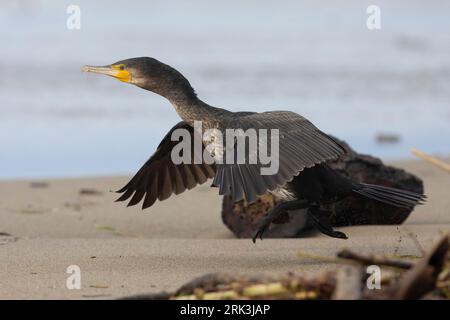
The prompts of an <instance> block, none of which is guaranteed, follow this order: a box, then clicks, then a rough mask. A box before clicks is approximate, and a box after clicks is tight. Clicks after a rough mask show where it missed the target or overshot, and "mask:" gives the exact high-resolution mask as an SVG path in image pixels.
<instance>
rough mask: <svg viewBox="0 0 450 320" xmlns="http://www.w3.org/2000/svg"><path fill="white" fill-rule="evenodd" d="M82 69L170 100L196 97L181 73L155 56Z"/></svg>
mask: <svg viewBox="0 0 450 320" xmlns="http://www.w3.org/2000/svg"><path fill="white" fill-rule="evenodd" d="M81 70H82V71H84V72H93V73H100V74H105V75H108V76H111V77H114V78H116V79H119V80H120V81H122V82H127V83H131V84H134V85H136V86H138V87H140V88H142V89H146V90H149V91H152V92H154V93H157V94H159V95H161V96H163V97H166V98H168V99H169V100H170V98H171V97H172V96H174V95H186V96H187V97H190V96H192V97H195V92H194V89H192V87H191V85H190V84H189V81H188V80H187V79H186V78H185V77H184V76H183V75H182V74H181V73H179V72H178V71H177V70H175V69H174V68H172V67H171V66H169V65H167V64H164V63H162V62H160V61H158V60H156V59H154V58H149V57H140V58H131V59H126V60H121V61H117V62H115V63H113V64H110V65H106V66H101V67H96V66H84V67H83V68H82V69H81Z"/></svg>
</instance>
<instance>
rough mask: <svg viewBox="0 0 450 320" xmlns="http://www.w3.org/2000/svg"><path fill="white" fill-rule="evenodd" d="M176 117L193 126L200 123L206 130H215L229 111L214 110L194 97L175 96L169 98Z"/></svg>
mask: <svg viewBox="0 0 450 320" xmlns="http://www.w3.org/2000/svg"><path fill="white" fill-rule="evenodd" d="M169 101H170V102H171V103H172V105H173V106H174V108H175V110H176V112H177V113H178V115H179V116H180V117H181V119H183V121H185V122H187V123H189V124H190V125H193V124H194V121H202V122H203V124H204V126H206V128H217V127H218V124H219V123H220V120H221V119H223V117H225V116H226V115H228V114H230V113H231V112H230V111H227V110H225V109H220V108H215V107H212V106H210V105H209V104H207V103H205V102H203V101H201V100H200V99H199V98H197V97H196V96H195V97H183V96H176V97H171V98H169Z"/></svg>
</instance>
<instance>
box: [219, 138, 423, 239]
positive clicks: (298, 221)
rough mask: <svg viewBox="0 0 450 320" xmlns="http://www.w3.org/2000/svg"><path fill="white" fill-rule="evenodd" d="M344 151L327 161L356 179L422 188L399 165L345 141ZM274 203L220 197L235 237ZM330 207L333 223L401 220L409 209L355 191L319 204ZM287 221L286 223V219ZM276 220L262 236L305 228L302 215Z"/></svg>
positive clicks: (250, 231)
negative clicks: (332, 160) (388, 163)
mask: <svg viewBox="0 0 450 320" xmlns="http://www.w3.org/2000/svg"><path fill="white" fill-rule="evenodd" d="M335 139H336V138H335ZM340 142H341V143H342V144H343V145H344V147H345V148H346V149H347V155H346V156H345V157H343V158H342V159H340V160H338V161H335V162H331V163H329V165H330V166H331V167H333V168H334V169H335V170H337V171H339V172H340V173H341V174H344V175H346V176H348V177H351V179H353V180H354V181H356V182H367V183H372V184H379V185H383V186H388V187H395V188H401V189H405V190H410V191H414V192H418V193H421V192H423V183H422V180H421V179H419V178H418V177H416V176H415V175H413V174H411V173H408V172H406V171H405V170H402V169H397V168H394V167H391V166H387V165H384V164H383V162H382V161H381V160H380V159H378V158H374V157H371V156H368V155H362V154H358V153H356V152H355V151H353V150H352V149H351V148H350V147H349V146H348V145H347V144H346V143H345V142H342V141H340ZM275 204H276V203H275V202H274V198H273V197H272V195H270V194H269V193H268V194H265V195H263V196H262V197H260V198H258V199H257V201H256V202H255V203H253V204H251V205H248V204H247V203H246V202H245V200H243V201H240V202H237V203H232V201H231V199H230V198H229V197H224V198H223V203H222V220H223V222H224V223H225V225H226V226H227V227H228V228H229V229H230V230H231V231H232V232H233V233H234V235H235V236H236V237H238V238H251V237H253V236H254V234H255V232H256V230H257V227H258V225H259V222H260V221H261V219H262V217H263V216H264V214H265V213H266V212H267V211H268V210H269V209H270V208H272V207H273V206H274V205H275ZM323 207H324V209H326V210H330V211H331V212H332V215H331V217H330V218H331V224H332V226H334V227H339V226H349V225H369V224H401V223H403V222H404V221H405V220H406V218H408V216H409V214H410V213H411V210H409V209H404V208H396V207H392V206H389V205H385V204H382V203H378V202H376V201H371V200H367V199H363V198H361V197H359V196H357V195H355V196H351V197H348V198H346V199H343V200H341V201H338V202H335V203H333V204H331V205H326V206H323ZM286 222H289V223H286ZM276 223H277V224H272V227H271V228H270V229H269V230H268V231H267V232H266V233H265V234H264V236H265V237H268V238H270V237H280V238H281V237H296V236H304V235H305V233H304V231H306V230H307V229H308V225H309V224H308V221H307V220H306V218H305V215H303V214H298V213H290V214H288V213H286V214H285V215H284V216H282V217H281V218H280V219H279V220H278V221H276Z"/></svg>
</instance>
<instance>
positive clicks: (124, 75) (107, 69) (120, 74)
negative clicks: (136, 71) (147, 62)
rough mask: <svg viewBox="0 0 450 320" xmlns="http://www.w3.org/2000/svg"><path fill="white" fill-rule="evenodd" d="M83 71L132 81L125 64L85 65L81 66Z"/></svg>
mask: <svg viewBox="0 0 450 320" xmlns="http://www.w3.org/2000/svg"><path fill="white" fill-rule="evenodd" d="M81 71H83V72H93V73H100V74H106V75H107V76H111V77H114V78H117V79H119V80H120V81H123V82H130V81H131V74H130V72H128V71H127V70H125V69H124V66H123V65H111V66H103V67H94V66H84V67H83V68H81Z"/></svg>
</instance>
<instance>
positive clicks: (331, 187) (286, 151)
mask: <svg viewBox="0 0 450 320" xmlns="http://www.w3.org/2000/svg"><path fill="white" fill-rule="evenodd" d="M83 70H84V71H88V72H96V73H102V74H106V75H110V76H113V77H116V78H118V79H119V80H121V81H124V82H129V83H131V84H134V85H136V86H139V87H141V88H143V89H146V90H149V91H152V92H154V93H157V94H159V95H161V96H163V97H165V98H167V99H168V100H169V101H170V102H171V103H172V105H173V106H174V107H175V110H176V111H177V113H178V115H179V116H180V117H181V118H182V119H183V121H182V122H180V123H178V124H177V125H175V126H174V127H173V128H172V129H171V130H170V131H169V132H168V133H167V135H166V136H165V137H164V138H163V140H162V141H161V143H160V145H159V146H158V148H157V150H156V151H155V153H154V154H153V155H152V156H151V157H150V159H149V160H148V161H147V162H146V163H145V164H144V165H143V166H142V168H141V169H140V170H139V171H138V172H137V173H136V175H135V176H134V177H133V178H132V179H131V180H130V182H129V183H128V184H127V185H126V186H124V187H123V188H122V189H120V190H119V191H118V192H119V193H122V195H121V197H120V198H119V199H118V201H125V200H128V199H130V200H129V203H128V205H129V206H132V205H135V204H137V203H139V202H140V201H142V199H143V205H142V208H144V209H145V208H148V207H150V206H152V205H153V204H154V202H155V201H156V199H159V200H165V199H167V198H168V197H170V195H171V194H179V193H181V192H183V191H185V190H186V189H191V188H193V187H195V186H196V185H197V184H202V183H204V182H206V181H207V180H208V179H209V178H214V180H213V185H214V186H217V187H218V188H219V194H222V195H230V196H231V197H232V198H233V199H234V201H239V200H241V199H244V198H245V199H246V200H247V201H248V202H253V201H255V199H256V198H257V197H258V196H260V195H263V194H265V193H266V192H271V193H273V194H274V195H275V196H276V197H279V198H282V199H283V203H281V204H280V205H278V206H276V207H275V208H273V209H272V210H270V211H269V212H268V214H267V216H266V218H265V219H264V221H263V223H262V224H261V227H260V229H259V231H258V233H257V234H256V235H255V237H256V236H258V235H259V236H261V235H262V233H263V232H264V230H265V229H266V228H267V227H268V226H269V224H270V223H271V221H273V220H274V219H275V218H276V217H277V215H279V214H280V212H282V211H283V210H296V209H307V214H308V215H309V216H310V218H311V221H313V223H314V224H315V225H316V226H317V228H318V229H319V230H320V231H322V232H323V233H325V234H327V235H330V236H333V237H337V238H345V237H346V236H345V235H344V234H343V233H341V232H338V231H335V230H333V229H332V227H331V224H330V223H329V220H328V213H327V212H325V211H322V210H321V209H320V203H324V202H328V201H333V200H336V199H340V198H343V197H347V196H349V195H351V194H358V195H360V196H363V197H366V198H368V199H372V200H375V201H379V202H382V203H385V204H387V205H392V206H396V207H406V208H413V207H414V206H415V205H417V204H420V203H422V202H423V201H424V200H425V196H424V195H422V194H416V193H414V192H410V191H405V190H399V189H394V188H388V187H383V186H377V185H370V184H364V183H354V182H352V181H350V180H348V179H347V178H346V177H344V176H342V175H340V174H338V173H337V172H335V171H334V170H332V169H331V168H329V167H328V166H327V164H326V162H327V161H330V160H335V159H337V158H339V157H340V156H342V155H343V154H344V153H345V149H344V148H343V147H342V146H341V145H340V144H339V143H337V142H336V141H334V140H333V139H332V138H331V137H330V136H328V135H326V134H325V133H323V132H322V131H320V130H319V129H318V128H317V127H315V126H314V125H313V124H312V123H311V122H309V121H308V120H307V119H305V118H304V117H302V116H300V115H298V114H296V113H294V112H290V111H271V112H262V113H256V112H230V111H228V110H225V109H221V108H216V107H212V106H210V105H208V104H206V103H205V102H203V101H201V100H200V99H199V98H198V97H197V95H196V94H195V91H194V89H193V88H192V86H191V85H190V83H189V81H188V80H187V79H186V78H185V77H184V76H183V75H182V74H181V73H180V72H178V71H177V70H175V69H173V68H172V67H170V66H168V65H166V64H164V63H162V62H160V61H158V60H156V59H153V58H147V57H142V58H133V59H127V60H122V61H119V62H116V63H114V64H112V65H109V66H103V67H90V66H85V67H84V68H83ZM195 121H201V122H202V129H204V130H208V129H216V130H219V131H220V132H222V133H223V132H224V131H225V130H226V129H233V130H236V129H242V132H245V131H246V130H248V129H255V130H259V129H263V130H267V133H268V135H269V134H271V131H272V130H278V137H279V157H278V159H279V170H277V171H276V172H275V173H273V174H269V175H262V174H261V169H262V168H263V167H264V165H265V164H263V163H261V162H256V163H255V162H251V161H249V160H250V159H251V158H252V157H254V154H255V153H256V152H258V151H259V150H260V145H258V147H257V148H256V149H257V150H248V154H247V155H246V159H245V161H244V162H243V163H239V162H237V163H236V162H234V163H232V164H230V163H220V162H217V163H215V164H206V163H204V162H203V163H201V164H194V163H182V164H175V163H173V162H172V159H171V152H172V149H173V148H174V147H175V146H176V144H177V143H178V142H177V141H172V140H171V135H172V133H173V132H174V130H176V129H185V130H187V131H188V132H189V135H190V136H191V137H193V136H194V134H197V132H195V130H194V122H195ZM261 134H262V133H259V131H258V135H261ZM224 136H225V135H224ZM258 138H260V137H259V136H258ZM236 139H237V138H236ZM203 142H204V143H205V140H203ZM266 142H267V146H266V149H267V150H271V146H272V143H273V141H272V140H271V139H267V141H266ZM229 143H230V141H225V144H229ZM231 146H232V148H231V149H230V150H228V149H226V148H222V149H220V148H219V147H217V146H216V147H215V148H216V149H214V150H213V153H215V152H218V151H220V152H221V153H223V158H224V159H225V158H226V156H227V152H228V151H230V153H231V151H233V152H234V153H236V151H237V150H236V148H237V144H236V141H234V140H233V141H231ZM194 151H195V150H194V149H192V150H191V151H190V152H191V153H192V157H193V158H194V157H198V156H199V155H196V154H195V152H194ZM204 151H205V145H203V148H202V154H203V152H204ZM207 151H208V152H210V150H207ZM200 156H201V155H200Z"/></svg>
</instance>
